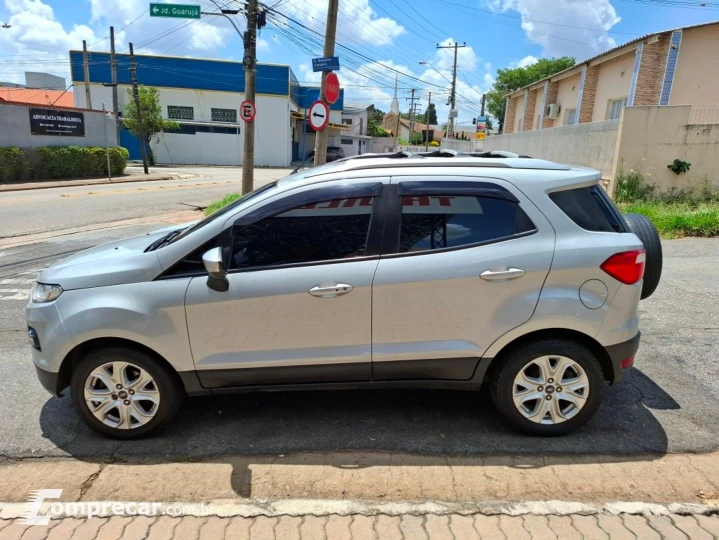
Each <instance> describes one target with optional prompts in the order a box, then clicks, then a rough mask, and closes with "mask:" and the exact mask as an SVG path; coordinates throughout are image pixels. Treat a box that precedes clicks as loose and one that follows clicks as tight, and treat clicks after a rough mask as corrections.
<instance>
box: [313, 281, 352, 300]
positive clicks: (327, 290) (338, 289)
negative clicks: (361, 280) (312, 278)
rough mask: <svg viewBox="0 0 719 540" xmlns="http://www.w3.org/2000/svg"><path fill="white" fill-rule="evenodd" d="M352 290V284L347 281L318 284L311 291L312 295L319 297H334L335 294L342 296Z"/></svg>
mask: <svg viewBox="0 0 719 540" xmlns="http://www.w3.org/2000/svg"><path fill="white" fill-rule="evenodd" d="M350 291H352V285H348V284H347V283H337V284H334V285H317V286H316V287H312V288H311V289H310V290H309V291H307V292H309V293H310V294H311V295H312V296H317V297H318V298H334V297H335V296H341V295H343V294H347V293H348V292H350Z"/></svg>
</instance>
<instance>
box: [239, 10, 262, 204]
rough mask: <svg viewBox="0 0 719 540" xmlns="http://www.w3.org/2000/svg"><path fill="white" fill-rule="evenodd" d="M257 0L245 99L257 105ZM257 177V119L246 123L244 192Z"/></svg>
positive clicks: (248, 35) (250, 19)
mask: <svg viewBox="0 0 719 540" xmlns="http://www.w3.org/2000/svg"><path fill="white" fill-rule="evenodd" d="M258 11H259V6H258V3H257V0H249V2H247V31H246V32H245V35H244V42H245V58H244V61H243V63H244V65H245V99H246V100H247V101H249V102H250V103H252V104H253V105H255V110H257V105H256V104H255V75H256V72H255V64H256V62H257V14H258ZM254 179H255V120H254V119H252V120H251V121H250V122H246V123H245V138H244V148H243V149H242V194H243V195H245V194H247V193H249V192H250V191H252V189H253V185H254Z"/></svg>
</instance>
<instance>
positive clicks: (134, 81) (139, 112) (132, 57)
mask: <svg viewBox="0 0 719 540" xmlns="http://www.w3.org/2000/svg"><path fill="white" fill-rule="evenodd" d="M130 75H131V76H132V97H133V98H134V99H135V107H137V130H138V131H139V132H140V150H141V151H142V168H143V169H145V174H150V171H148V170H147V149H146V148H145V131H144V130H143V129H142V107H140V91H139V90H138V89H137V66H136V65H135V51H134V49H133V48H132V43H130Z"/></svg>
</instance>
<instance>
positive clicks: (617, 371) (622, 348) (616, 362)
mask: <svg viewBox="0 0 719 540" xmlns="http://www.w3.org/2000/svg"><path fill="white" fill-rule="evenodd" d="M641 336H642V333H641V332H637V335H636V336H634V337H633V338H632V339H630V340H629V341H624V342H622V343H617V344H616V345H609V346H608V347H604V350H606V351H607V354H608V355H609V358H610V360H611V361H612V380H611V381H610V382H611V383H612V384H617V383H618V382H620V381H621V380H622V379H623V378H624V375H626V373H627V371H629V370H630V369H631V367H632V364H633V363H634V355H635V354H636V353H637V351H638V350H639V340H640V339H641ZM629 358H631V359H632V360H631V363H630V365H628V366H626V367H624V368H623V367H622V361H624V360H627V359H629Z"/></svg>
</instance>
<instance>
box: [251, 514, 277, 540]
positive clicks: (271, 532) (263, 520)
mask: <svg viewBox="0 0 719 540" xmlns="http://www.w3.org/2000/svg"><path fill="white" fill-rule="evenodd" d="M252 521H253V522H254V523H252V526H251V527H250V538H251V539H252V540H274V538H275V525H277V518H276V517H267V516H258V517H256V518H255V519H254V520H252Z"/></svg>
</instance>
